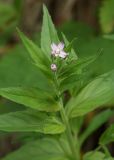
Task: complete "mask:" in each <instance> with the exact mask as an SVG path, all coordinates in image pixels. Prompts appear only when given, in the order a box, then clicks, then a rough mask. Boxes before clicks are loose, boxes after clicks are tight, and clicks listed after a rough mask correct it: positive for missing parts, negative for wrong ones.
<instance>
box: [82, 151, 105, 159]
mask: <svg viewBox="0 0 114 160" xmlns="http://www.w3.org/2000/svg"><path fill="white" fill-rule="evenodd" d="M104 157H105V155H104V154H103V153H102V152H98V151H93V152H92V151H91V152H87V153H86V154H85V155H84V158H83V160H105V159H104Z"/></svg>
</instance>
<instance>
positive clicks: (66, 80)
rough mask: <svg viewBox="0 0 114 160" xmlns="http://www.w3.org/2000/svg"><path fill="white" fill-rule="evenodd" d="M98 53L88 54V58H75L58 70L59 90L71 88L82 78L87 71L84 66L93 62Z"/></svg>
mask: <svg viewBox="0 0 114 160" xmlns="http://www.w3.org/2000/svg"><path fill="white" fill-rule="evenodd" d="M99 55H100V54H96V55H93V56H90V57H88V58H83V59H77V60H76V61H71V62H70V63H69V64H70V65H69V64H68V65H65V66H64V67H63V68H62V69H61V70H60V71H59V80H60V89H61V91H64V90H67V89H71V88H73V87H74V86H75V85H76V83H77V82H78V81H80V80H81V79H83V78H84V76H85V73H86V72H87V69H86V67H87V66H88V65H90V64H91V63H93V62H94V61H95V60H96V59H97V58H98V57H99Z"/></svg>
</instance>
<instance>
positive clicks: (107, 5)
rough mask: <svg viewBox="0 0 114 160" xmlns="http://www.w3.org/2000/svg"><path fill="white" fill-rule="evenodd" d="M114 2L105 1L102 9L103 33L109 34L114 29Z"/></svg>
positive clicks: (111, 0)
mask: <svg viewBox="0 0 114 160" xmlns="http://www.w3.org/2000/svg"><path fill="white" fill-rule="evenodd" d="M113 6H114V0H104V1H103V5H102V7H101V8H100V15H99V16H100V24H101V28H102V30H103V32H105V33H109V32H112V31H113V29H114V7H113Z"/></svg>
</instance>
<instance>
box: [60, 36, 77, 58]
mask: <svg viewBox="0 0 114 160" xmlns="http://www.w3.org/2000/svg"><path fill="white" fill-rule="evenodd" d="M62 37H63V40H64V43H65V45H66V48H65V51H66V52H68V53H69V52H70V53H69V57H70V58H73V59H75V60H77V59H78V56H77V54H76V53H75V51H74V49H73V43H74V41H75V40H76V38H74V39H73V40H72V41H71V42H69V41H68V40H67V38H66V36H65V35H64V33H62Z"/></svg>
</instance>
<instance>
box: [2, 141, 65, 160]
mask: <svg viewBox="0 0 114 160" xmlns="http://www.w3.org/2000/svg"><path fill="white" fill-rule="evenodd" d="M24 159H27V160H68V159H67V158H66V156H65V155H64V152H63V150H62V148H61V147H60V146H59V143H58V141H56V140H54V139H51V138H45V139H41V140H37V141H34V142H31V143H28V144H26V145H24V146H22V147H21V148H20V149H18V150H17V151H15V152H13V153H11V154H9V155H8V156H6V157H5V158H3V160H24Z"/></svg>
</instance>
